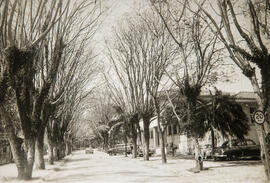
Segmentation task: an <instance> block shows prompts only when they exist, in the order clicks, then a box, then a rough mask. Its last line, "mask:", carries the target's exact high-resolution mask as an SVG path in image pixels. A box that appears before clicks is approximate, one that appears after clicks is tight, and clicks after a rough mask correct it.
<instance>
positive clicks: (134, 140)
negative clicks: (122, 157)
mask: <svg viewBox="0 0 270 183" xmlns="http://www.w3.org/2000/svg"><path fill="white" fill-rule="evenodd" d="M136 129H137V128H136V124H134V123H132V124H131V134H132V137H131V139H132V147H133V149H132V158H137V130H136Z"/></svg>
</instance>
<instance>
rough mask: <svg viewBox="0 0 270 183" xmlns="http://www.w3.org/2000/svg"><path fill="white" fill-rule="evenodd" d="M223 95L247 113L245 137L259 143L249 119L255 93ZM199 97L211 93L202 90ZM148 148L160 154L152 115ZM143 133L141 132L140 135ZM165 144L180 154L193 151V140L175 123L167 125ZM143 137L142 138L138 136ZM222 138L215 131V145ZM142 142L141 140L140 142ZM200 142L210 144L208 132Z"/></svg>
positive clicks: (208, 95)
mask: <svg viewBox="0 0 270 183" xmlns="http://www.w3.org/2000/svg"><path fill="white" fill-rule="evenodd" d="M222 94H223V95H228V96H230V97H231V98H233V99H235V101H236V102H237V103H239V104H240V105H241V106H242V108H243V111H244V112H245V113H246V114H247V116H248V119H249V123H250V131H249V133H248V135H247V136H246V138H248V139H252V140H253V141H254V142H256V143H257V144H259V139H258V136H257V132H256V128H255V124H254V122H253V121H252V119H251V115H252V113H253V112H254V111H255V109H256V107H257V103H256V100H255V94H254V93H253V92H239V93H237V94H230V93H222ZM200 98H202V99H206V100H210V99H211V95H210V94H209V93H208V92H202V93H201V95H200ZM140 126H141V129H143V128H142V126H143V122H142V121H141V122H140ZM149 129H150V148H151V149H155V150H156V154H160V147H161V145H160V137H159V133H158V127H157V119H156V117H153V118H152V119H151V123H150V128H149ZM142 136H143V134H141V137H142ZM165 136H166V138H165V142H166V143H165V144H167V146H170V145H171V144H173V145H174V146H176V147H177V150H176V151H177V152H180V153H181V154H192V153H193V144H192V143H193V142H192V139H191V138H188V136H187V135H186V134H181V133H180V129H179V126H178V125H177V124H173V125H169V126H168V127H167V130H166V132H165ZM140 139H143V138H140ZM224 140H225V139H224V138H223V137H222V136H221V135H220V134H219V133H218V132H216V134H215V142H216V145H217V146H220V145H221V144H222V143H223V142H224ZM142 143H143V142H142ZM200 144H201V145H203V144H211V135H210V132H209V133H207V134H206V135H205V137H204V139H201V141H200Z"/></svg>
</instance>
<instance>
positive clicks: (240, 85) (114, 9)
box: [95, 0, 253, 93]
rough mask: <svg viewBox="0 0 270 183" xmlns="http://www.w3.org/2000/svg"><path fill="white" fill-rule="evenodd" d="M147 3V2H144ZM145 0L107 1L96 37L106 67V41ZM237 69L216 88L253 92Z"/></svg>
mask: <svg viewBox="0 0 270 183" xmlns="http://www.w3.org/2000/svg"><path fill="white" fill-rule="evenodd" d="M144 1H145V0H144ZM142 2H143V0H107V1H106V3H107V7H108V8H109V11H108V12H107V14H106V17H105V18H104V21H103V22H102V25H101V27H100V28H99V30H98V32H97V35H96V36H95V42H96V45H95V46H96V49H97V50H98V51H97V52H98V53H99V54H100V56H99V58H100V60H102V61H103V62H104V65H106V59H107V58H106V56H105V52H106V49H105V45H104V40H106V39H108V38H109V37H110V36H111V35H112V31H113V27H114V26H116V25H117V23H119V22H120V21H121V18H124V17H125V16H127V15H128V14H132V13H134V10H135V9H136V7H143V3H142ZM234 68H235V73H234V74H232V75H231V76H229V78H228V79H229V80H230V82H218V83H217V84H216V87H217V88H218V89H220V90H222V91H224V92H232V93H237V92H240V91H253V89H252V86H251V83H250V81H249V80H248V78H247V77H245V76H244V75H243V74H242V72H241V70H240V69H239V68H237V66H235V67H234Z"/></svg>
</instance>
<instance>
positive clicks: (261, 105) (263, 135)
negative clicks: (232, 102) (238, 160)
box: [249, 70, 270, 180]
mask: <svg viewBox="0 0 270 183" xmlns="http://www.w3.org/2000/svg"><path fill="white" fill-rule="evenodd" d="M268 72H269V70H268V71H264V72H262V73H261V74H262V81H263V83H264V84H263V86H262V88H263V90H262V91H263V93H262V96H260V94H261V90H260V87H259V84H258V82H257V79H256V77H255V76H252V77H250V78H249V79H250V82H251V84H252V87H253V90H254V92H255V94H256V101H257V103H258V110H261V111H265V112H266V111H267V115H268V116H267V117H266V121H265V122H264V124H263V125H259V124H257V123H256V131H257V134H258V137H259V141H260V146H261V159H262V162H263V164H264V169H265V174H266V177H267V180H270V130H269V119H270V118H269V117H270V106H269V101H270V73H269V74H268ZM267 118H268V119H267Z"/></svg>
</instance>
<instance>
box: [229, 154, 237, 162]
mask: <svg viewBox="0 0 270 183" xmlns="http://www.w3.org/2000/svg"><path fill="white" fill-rule="evenodd" d="M227 160H229V161H234V160H236V156H235V155H234V154H231V155H228V157H227Z"/></svg>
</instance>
